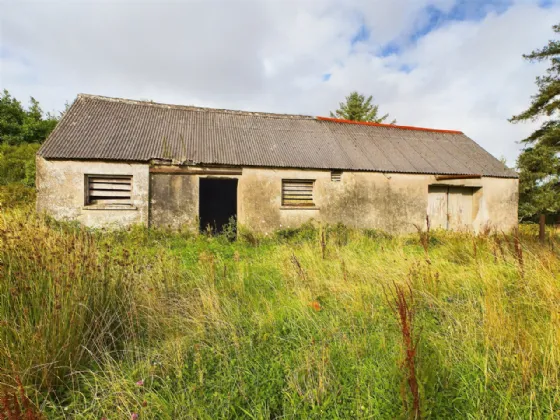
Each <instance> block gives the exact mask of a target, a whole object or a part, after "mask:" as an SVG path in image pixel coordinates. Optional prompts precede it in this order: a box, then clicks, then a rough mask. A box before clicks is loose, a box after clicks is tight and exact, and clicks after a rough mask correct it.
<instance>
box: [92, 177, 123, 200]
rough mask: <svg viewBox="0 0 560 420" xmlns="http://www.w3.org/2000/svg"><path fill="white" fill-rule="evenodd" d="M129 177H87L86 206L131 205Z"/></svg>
mask: <svg viewBox="0 0 560 420" xmlns="http://www.w3.org/2000/svg"><path fill="white" fill-rule="evenodd" d="M131 194H132V176H131V175H111V176H104V175H88V177H87V204H131Z"/></svg>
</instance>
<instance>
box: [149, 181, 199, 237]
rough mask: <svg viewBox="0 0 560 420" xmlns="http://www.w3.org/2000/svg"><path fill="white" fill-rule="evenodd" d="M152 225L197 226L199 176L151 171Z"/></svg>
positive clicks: (174, 227) (168, 226)
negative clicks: (152, 172)
mask: <svg viewBox="0 0 560 420" xmlns="http://www.w3.org/2000/svg"><path fill="white" fill-rule="evenodd" d="M150 195H151V208H150V226H154V227H165V228H171V229H179V228H183V227H188V228H192V229H196V226H197V224H198V223H197V216H198V177H197V176H193V175H174V174H150Z"/></svg>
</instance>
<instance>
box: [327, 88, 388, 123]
mask: <svg viewBox="0 0 560 420" xmlns="http://www.w3.org/2000/svg"><path fill="white" fill-rule="evenodd" d="M372 102H373V97H372V96H370V97H368V98H366V97H365V96H364V95H360V94H359V93H358V92H351V93H350V95H348V96H347V97H346V101H345V102H340V108H339V109H337V110H336V111H335V112H334V113H333V112H331V117H333V118H341V119H344V120H351V121H366V122H375V123H382V122H384V121H385V120H386V119H387V118H389V114H385V115H383V116H378V115H377V114H378V113H379V105H375V104H372ZM396 122H397V121H396V120H393V121H392V122H391V124H395V123H396Z"/></svg>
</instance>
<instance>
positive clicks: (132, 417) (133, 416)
mask: <svg viewBox="0 0 560 420" xmlns="http://www.w3.org/2000/svg"><path fill="white" fill-rule="evenodd" d="M138 417H140V416H139V415H138V413H132V414H131V415H130V420H138Z"/></svg>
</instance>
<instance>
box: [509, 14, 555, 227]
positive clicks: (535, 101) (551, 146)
mask: <svg viewBox="0 0 560 420" xmlns="http://www.w3.org/2000/svg"><path fill="white" fill-rule="evenodd" d="M553 30H554V32H555V33H556V34H560V25H554V26H553ZM523 58H524V59H526V60H528V61H531V62H535V61H548V60H550V67H549V68H548V69H547V70H546V74H545V75H544V76H539V77H537V79H536V84H537V88H538V92H537V93H536V94H535V95H534V96H533V97H532V100H531V104H530V106H529V108H528V109H527V110H525V111H524V112H522V113H521V114H519V115H516V116H514V117H512V118H511V119H510V122H513V123H517V122H520V121H528V120H529V121H535V120H536V119H538V118H545V119H546V121H545V122H543V124H542V125H541V127H540V128H539V129H538V130H536V131H535V132H534V133H533V134H531V135H530V136H529V137H528V138H526V139H525V140H523V141H522V142H523V143H524V144H525V149H524V150H523V151H522V152H521V154H520V156H519V158H518V160H517V167H518V169H519V214H520V216H521V218H528V217H532V216H534V215H536V214H541V215H543V216H542V217H541V220H543V221H544V215H545V214H553V213H555V212H558V211H560V40H550V41H549V42H548V45H546V46H545V47H544V48H542V49H539V50H535V51H533V52H532V53H530V54H527V55H523ZM541 230H542V231H541V236H544V226H542V229H541Z"/></svg>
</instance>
